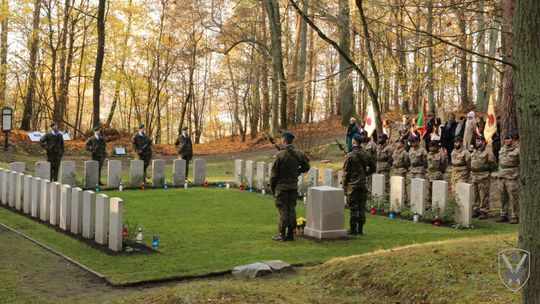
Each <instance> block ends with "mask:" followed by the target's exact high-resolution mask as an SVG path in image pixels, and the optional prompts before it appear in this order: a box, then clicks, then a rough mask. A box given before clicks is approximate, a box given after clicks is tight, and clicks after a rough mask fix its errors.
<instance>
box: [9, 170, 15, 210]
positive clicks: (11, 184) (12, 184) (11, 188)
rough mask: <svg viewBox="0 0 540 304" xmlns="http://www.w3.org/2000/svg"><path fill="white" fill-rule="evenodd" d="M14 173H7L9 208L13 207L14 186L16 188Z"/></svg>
mask: <svg viewBox="0 0 540 304" xmlns="http://www.w3.org/2000/svg"><path fill="white" fill-rule="evenodd" d="M15 174H16V173H15V172H13V171H8V199H7V202H8V205H9V206H10V207H15V186H16V182H17V181H16V179H15Z"/></svg>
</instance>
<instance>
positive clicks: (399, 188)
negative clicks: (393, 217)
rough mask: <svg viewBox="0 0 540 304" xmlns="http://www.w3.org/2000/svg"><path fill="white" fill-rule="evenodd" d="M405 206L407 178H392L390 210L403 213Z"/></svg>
mask: <svg viewBox="0 0 540 304" xmlns="http://www.w3.org/2000/svg"><path fill="white" fill-rule="evenodd" d="M404 206H405V178H404V177H402V176H392V177H390V208H391V209H392V211H395V212H401V210H403V207H404Z"/></svg>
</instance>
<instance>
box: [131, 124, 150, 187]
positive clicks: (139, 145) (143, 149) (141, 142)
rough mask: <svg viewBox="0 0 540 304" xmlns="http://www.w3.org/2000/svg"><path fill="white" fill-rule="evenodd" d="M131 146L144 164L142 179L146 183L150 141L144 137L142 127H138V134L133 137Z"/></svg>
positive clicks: (146, 136) (147, 137) (144, 133)
mask: <svg viewBox="0 0 540 304" xmlns="http://www.w3.org/2000/svg"><path fill="white" fill-rule="evenodd" d="M131 144H132V145H133V150H135V152H136V153H137V158H138V159H140V160H142V161H143V162H144V175H143V179H144V180H145V181H146V169H147V168H148V165H149V164H150V159H152V139H151V138H150V137H149V136H148V135H146V132H145V130H144V125H140V126H139V132H137V133H135V134H134V135H133V137H132V138H131Z"/></svg>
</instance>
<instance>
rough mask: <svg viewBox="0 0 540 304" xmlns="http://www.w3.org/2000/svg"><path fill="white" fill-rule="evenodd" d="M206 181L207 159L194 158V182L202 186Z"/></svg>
mask: <svg viewBox="0 0 540 304" xmlns="http://www.w3.org/2000/svg"><path fill="white" fill-rule="evenodd" d="M205 181H206V159H203V158H196V159H194V160H193V184H194V185H195V186H201V185H203V184H204V182H205Z"/></svg>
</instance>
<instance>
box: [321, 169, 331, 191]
mask: <svg viewBox="0 0 540 304" xmlns="http://www.w3.org/2000/svg"><path fill="white" fill-rule="evenodd" d="M322 185H323V186H328V187H334V170H332V169H324V172H323V182H322Z"/></svg>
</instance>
